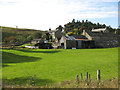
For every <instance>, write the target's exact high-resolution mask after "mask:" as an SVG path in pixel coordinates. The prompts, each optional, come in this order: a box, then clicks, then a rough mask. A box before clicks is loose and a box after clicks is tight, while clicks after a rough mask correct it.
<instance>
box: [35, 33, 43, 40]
mask: <svg viewBox="0 0 120 90" xmlns="http://www.w3.org/2000/svg"><path fill="white" fill-rule="evenodd" d="M41 37H42V33H41V32H37V33H34V34H33V38H35V39H38V38H41Z"/></svg>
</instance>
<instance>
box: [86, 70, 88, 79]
mask: <svg viewBox="0 0 120 90" xmlns="http://www.w3.org/2000/svg"><path fill="white" fill-rule="evenodd" d="M86 79H87V80H88V72H87V73H86Z"/></svg>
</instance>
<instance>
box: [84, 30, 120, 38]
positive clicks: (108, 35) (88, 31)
mask: <svg viewBox="0 0 120 90" xmlns="http://www.w3.org/2000/svg"><path fill="white" fill-rule="evenodd" d="M85 31H86V32H87V33H88V34H89V35H90V36H92V37H118V35H116V34H113V33H110V32H109V33H102V32H91V31H90V30H85Z"/></svg>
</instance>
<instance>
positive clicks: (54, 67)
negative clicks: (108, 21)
mask: <svg viewBox="0 0 120 90" xmlns="http://www.w3.org/2000/svg"><path fill="white" fill-rule="evenodd" d="M2 59H3V65H2V66H3V69H2V70H3V71H2V74H3V80H5V79H8V81H9V84H14V83H15V82H16V84H19V85H27V84H28V82H29V80H30V78H31V77H33V76H35V77H34V79H35V83H36V85H37V86H44V85H46V84H54V83H59V82H61V81H65V80H75V78H76V75H77V74H78V75H80V73H82V74H83V75H84V77H85V75H86V72H89V74H91V78H93V79H95V78H96V71H97V69H100V70H101V78H102V79H110V78H113V77H118V48H108V49H76V50H70V49H68V50H62V49H61V50H60V49H56V50H55V49H49V50H48V49H14V50H10V49H3V50H2Z"/></svg>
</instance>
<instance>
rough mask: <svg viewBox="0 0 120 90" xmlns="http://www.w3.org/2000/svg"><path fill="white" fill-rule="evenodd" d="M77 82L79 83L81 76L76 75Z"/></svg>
mask: <svg viewBox="0 0 120 90" xmlns="http://www.w3.org/2000/svg"><path fill="white" fill-rule="evenodd" d="M76 82H77V83H79V76H78V75H77V76H76Z"/></svg>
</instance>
